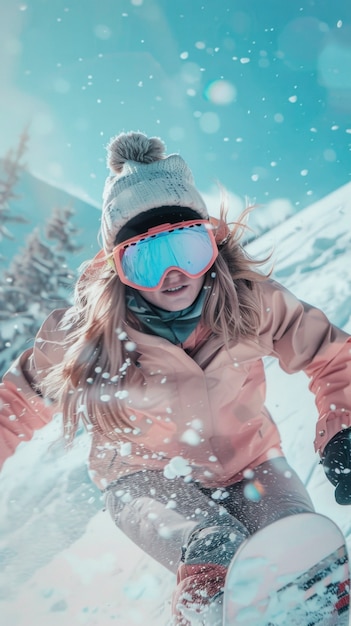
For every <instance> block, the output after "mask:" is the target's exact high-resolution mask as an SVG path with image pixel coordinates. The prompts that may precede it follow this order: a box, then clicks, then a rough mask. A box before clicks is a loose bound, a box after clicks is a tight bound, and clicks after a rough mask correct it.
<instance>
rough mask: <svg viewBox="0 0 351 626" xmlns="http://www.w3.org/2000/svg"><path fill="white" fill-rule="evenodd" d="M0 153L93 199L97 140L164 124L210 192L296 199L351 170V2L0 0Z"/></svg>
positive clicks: (102, 170)
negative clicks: (21, 148) (14, 151)
mask: <svg viewBox="0 0 351 626" xmlns="http://www.w3.org/2000/svg"><path fill="white" fill-rule="evenodd" d="M0 54H1V56H0V58H1V63H0V88H1V98H0V156H1V155H3V154H5V152H6V151H7V150H8V149H9V148H10V147H13V146H14V145H15V143H16V141H17V138H18V136H19V134H20V133H21V131H22V130H23V128H24V126H25V124H27V123H29V124H30V146H29V151H28V155H27V163H28V166H29V168H30V169H31V170H32V171H33V172H35V173H36V174H38V175H40V176H41V177H43V178H45V179H46V180H50V181H52V182H53V183H55V184H57V185H59V186H62V187H65V188H69V189H70V190H73V191H75V192H76V193H79V194H80V195H86V196H89V197H91V198H93V199H94V200H95V201H96V202H100V197H101V191H102V187H103V182H104V179H105V176H106V174H107V170H106V164H105V146H106V143H107V142H108V140H109V138H110V137H111V136H113V135H115V134H117V133H118V132H120V131H122V130H142V131H144V132H146V133H148V134H151V135H158V136H161V137H162V138H163V139H164V141H165V142H166V145H167V148H168V152H180V153H181V154H182V155H183V156H184V157H185V158H186V160H187V161H188V162H189V164H190V166H191V168H192V170H193V173H194V175H195V179H196V182H197V184H198V186H199V187H200V189H201V190H202V191H204V192H207V193H211V190H212V188H213V187H214V186H215V184H216V181H217V180H219V181H220V182H221V183H222V184H223V185H224V186H226V187H227V188H228V189H229V190H230V191H231V192H232V193H234V194H237V195H239V196H240V197H244V196H248V197H249V198H250V199H255V200H256V201H257V202H258V203H266V202H269V201H272V200H274V199H276V198H288V199H289V201H290V202H291V203H292V205H293V206H295V207H297V208H301V207H302V206H306V205H308V204H311V203H312V202H314V201H315V200H317V199H318V198H320V197H322V196H324V195H326V194H327V193H329V192H331V191H333V190H334V189H336V188H337V187H339V186H341V185H343V184H345V183H347V182H349V181H350V178H351V158H350V150H351V3H350V2H349V0H336V1H335V2H330V0H318V1H313V0H299V1H297V0H289V2H282V1H276V0H268V1H266V2H263V1H261V0H220V1H218V0H28V1H27V2H26V0H23V1H17V0H15V1H14V0H1V4H0Z"/></svg>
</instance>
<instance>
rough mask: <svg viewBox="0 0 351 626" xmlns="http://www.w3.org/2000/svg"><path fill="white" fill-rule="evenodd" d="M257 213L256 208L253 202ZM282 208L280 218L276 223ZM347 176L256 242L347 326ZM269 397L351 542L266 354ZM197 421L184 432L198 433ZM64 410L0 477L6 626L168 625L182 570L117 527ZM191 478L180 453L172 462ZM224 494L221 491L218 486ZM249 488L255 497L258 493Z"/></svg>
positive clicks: (84, 438) (311, 484)
mask: <svg viewBox="0 0 351 626" xmlns="http://www.w3.org/2000/svg"><path fill="white" fill-rule="evenodd" d="M257 210H258V211H259V209H257ZM274 220H275V216H273V222H274ZM350 224H351V184H349V185H346V186H344V187H341V188H339V189H337V190H336V191H335V192H334V193H332V194H330V195H329V196H328V197H326V198H324V199H322V200H321V201H319V202H318V203H316V204H314V205H311V206H310V207H308V208H306V209H304V210H302V211H300V212H299V213H298V214H296V215H294V216H293V217H291V218H290V219H288V220H287V221H286V222H285V223H284V224H281V225H279V226H277V227H275V228H273V229H272V230H271V231H270V232H269V233H267V234H266V235H263V236H261V237H259V238H258V239H257V240H256V241H254V242H253V243H251V244H250V246H249V247H250V253H251V254H253V255H254V256H265V255H266V254H267V253H269V252H271V251H272V249H273V261H274V276H275V277H276V278H277V280H280V281H281V282H282V283H283V284H284V285H286V286H287V287H288V288H290V289H291V290H292V291H293V292H294V293H295V294H296V295H297V296H298V297H300V298H302V299H304V300H307V301H308V302H310V303H312V304H315V305H317V306H319V307H321V308H322V309H324V310H325V312H326V313H327V315H328V316H329V317H330V319H331V320H332V321H333V322H334V323H336V324H337V325H339V326H341V327H343V328H345V329H346V330H347V331H349V332H350V331H351V317H350V310H351V307H350V304H351V262H350V261H351V230H350ZM266 366H267V367H266V370H267V379H268V402H267V403H268V407H269V409H270V410H271V412H272V414H273V417H274V419H275V420H276V422H277V423H278V424H279V428H280V432H281V435H282V439H283V446H284V450H285V453H286V456H287V458H288V461H289V462H290V463H291V465H292V466H293V467H294V469H295V470H296V471H297V472H298V473H299V475H300V476H301V478H302V480H303V481H304V482H305V484H306V485H307V487H308V490H309V493H310V495H311V497H312V500H313V502H314V505H315V507H316V509H317V511H318V512H320V513H322V514H325V515H327V516H329V517H331V518H332V519H333V520H334V521H335V522H336V523H337V524H338V525H339V526H340V528H341V529H342V530H343V532H344V534H345V535H346V536H347V541H348V546H349V548H351V515H350V507H341V506H338V505H337V504H336V503H335V501H334V493H333V487H332V486H331V485H330V484H329V483H328V482H327V480H326V479H325V477H324V473H323V470H322V468H321V466H320V465H319V462H318V461H319V459H318V457H317V456H316V454H315V453H314V449H313V439H314V435H315V433H314V428H315V420H316V416H317V415H316V409H315V406H314V400H313V396H312V394H311V393H310V392H309V390H308V381H307V378H306V377H305V376H304V375H302V374H296V375H293V376H288V375H287V374H285V373H284V372H283V371H282V370H280V368H279V365H278V364H277V363H276V362H275V361H273V360H268V361H267V363H266ZM196 430H197V428H196V424H189V431H187V434H186V435H185V436H186V438H187V441H188V442H191V441H192V440H193V439H194V438H195V436H196V434H197V433H196ZM59 438H60V424H59V418H58V419H57V420H55V421H54V422H53V423H52V424H49V425H48V426H47V427H45V429H43V430H41V431H40V432H38V433H37V434H36V435H35V437H34V439H33V440H32V441H31V442H30V443H22V444H21V445H20V446H19V448H18V450H17V452H16V454H15V455H14V456H13V457H12V458H11V459H9V460H8V461H7V462H6V464H5V466H4V468H3V471H2V473H1V475H0V559H1V562H2V568H1V572H0V614H1V621H2V623H3V624H4V625H6V626H28V624H33V625H34V624H35V625H36V626H61V625H62V624H63V623H65V624H70V625H73V626H76V625H77V626H78V625H80V624H82V625H84V626H110V625H111V624H116V625H117V624H118V625H120V626H122V625H123V626H125V625H126V624H128V625H130V626H133V625H134V624H135V625H137V624H153V626H166V624H168V623H169V618H170V599H171V593H172V590H173V587H174V584H175V577H174V575H173V574H171V573H170V572H168V571H167V570H166V569H164V568H163V567H162V566H160V565H159V564H158V563H157V562H155V561H154V560H152V559H151V558H150V557H148V556H145V555H144V554H143V553H142V552H141V551H140V550H139V548H137V547H136V546H135V545H134V544H133V543H132V542H131V541H130V540H129V539H128V538H127V537H125V536H124V535H122V533H121V532H120V531H119V530H118V529H116V528H115V526H114V524H113V522H112V520H111V518H110V517H109V514H108V513H107V512H105V511H104V510H103V502H102V501H101V498H100V494H99V492H98V491H97V490H96V489H95V487H94V486H93V485H92V483H91V482H90V479H89V476H88V471H87V468H86V458H87V450H88V435H85V434H82V435H80V436H79V437H78V438H77V440H76V444H75V446H74V447H73V449H72V451H71V452H70V453H68V454H67V453H63V451H62V448H61V444H60V442H59ZM167 471H169V473H170V475H173V476H177V475H182V476H186V475H187V473H188V471H189V468H188V467H187V466H186V464H184V461H183V459H181V460H180V459H179V458H174V459H172V460H171V461H170V463H169V465H168V470H167ZM221 497H222V496H221ZM251 497H259V494H258V495H257V494H252V496H251Z"/></svg>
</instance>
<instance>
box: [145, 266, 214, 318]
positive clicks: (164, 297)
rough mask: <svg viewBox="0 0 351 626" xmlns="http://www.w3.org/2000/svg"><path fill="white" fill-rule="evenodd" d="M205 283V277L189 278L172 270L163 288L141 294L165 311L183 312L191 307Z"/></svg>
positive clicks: (167, 275) (166, 277)
mask: <svg viewBox="0 0 351 626" xmlns="http://www.w3.org/2000/svg"><path fill="white" fill-rule="evenodd" d="M204 281H205V276H199V277H198V278H189V277H188V276H185V274H183V273H182V272H180V271H178V270H171V271H170V272H168V274H166V276H165V279H164V281H163V283H162V285H161V287H160V288H159V289H157V290H155V291H143V290H142V289H139V290H138V291H139V293H140V294H141V295H142V297H143V298H144V299H145V300H146V301H147V302H150V304H153V305H155V306H157V307H159V308H160V309H164V310H165V311H182V309H186V308H187V307H188V306H190V305H191V304H192V303H193V302H194V301H195V300H196V298H197V296H198V295H199V293H200V291H201V289H202V286H203V284H204Z"/></svg>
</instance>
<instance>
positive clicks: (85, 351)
mask: <svg viewBox="0 0 351 626" xmlns="http://www.w3.org/2000/svg"><path fill="white" fill-rule="evenodd" d="M250 210H251V209H246V210H245V211H244V212H243V213H242V215H241V216H240V217H239V219H238V221H237V222H235V223H232V224H228V223H227V220H226V217H227V210H226V207H225V206H224V204H223V203H222V205H221V209H220V218H219V220H216V225H215V232H216V240H217V245H218V249H219V254H218V257H217V259H216V261H215V263H214V265H213V266H212V267H211V269H210V270H209V271H208V273H207V275H206V277H205V283H204V286H205V288H207V296H206V299H205V303H204V307H203V312H202V318H201V322H202V324H204V325H205V326H206V327H207V328H209V329H210V330H211V332H212V333H213V334H214V335H216V336H218V337H219V338H220V339H221V341H222V342H223V345H225V346H227V347H228V346H229V343H232V342H238V341H239V339H240V337H254V336H256V335H257V332H258V328H259V324H260V305H259V299H258V297H257V283H259V282H262V281H264V280H266V279H267V275H265V274H263V273H262V272H260V271H258V266H259V265H261V264H262V263H264V262H266V261H267V259H264V260H263V261H257V260H254V259H252V258H250V257H249V255H248V254H247V252H246V251H245V249H244V247H243V245H242V244H241V240H242V236H243V233H244V232H245V229H246V226H245V218H246V216H247V214H248V212H249V211H250ZM126 321H128V322H129V323H131V324H132V325H134V326H135V327H136V328H140V327H139V325H138V322H137V321H136V320H135V318H134V317H133V316H132V314H131V313H130V312H129V311H128V310H127V308H126V303H125V286H124V285H123V284H122V283H121V281H120V279H119V277H118V276H117V274H116V273H115V271H114V270H113V269H112V268H111V266H110V265H109V264H108V263H106V260H103V261H102V262H101V263H100V264H95V266H94V264H86V267H85V271H84V272H83V274H82V276H81V278H80V279H79V281H78V283H77V285H76V289H75V305H74V307H72V309H69V310H68V311H67V313H66V315H65V317H64V320H63V322H62V326H65V327H66V328H67V326H69V327H70V329H69V331H68V333H67V337H66V340H65V344H64V357H63V359H62V362H60V363H58V364H57V365H55V366H54V367H53V368H51V369H50V370H49V371H48V372H47V373H46V375H45V377H44V379H43V381H42V383H41V387H40V391H41V393H43V395H45V396H46V397H49V398H52V399H53V400H54V401H56V402H57V403H58V405H59V406H60V408H61V410H62V411H63V416H64V418H63V420H64V428H65V437H66V439H67V441H68V442H71V441H72V440H73V438H74V435H75V432H76V430H77V427H78V423H79V420H80V419H82V421H83V422H85V424H86V425H87V426H88V427H90V428H91V427H92V428H96V429H98V430H100V431H101V432H103V433H104V436H105V437H107V438H108V437H111V438H112V439H113V438H114V437H115V434H114V431H117V432H119V431H120V430H121V429H123V428H126V427H127V426H130V423H129V422H128V421H127V414H126V409H125V404H124V402H123V397H124V393H125V391H124V390H126V389H127V388H128V385H142V384H143V380H144V379H143V374H142V372H141V370H140V369H139V368H138V367H137V366H136V363H135V362H136V357H135V354H134V352H135V349H136V347H135V346H134V345H132V344H131V342H129V341H128V337H127V336H126V333H125V332H124V331H123V327H122V326H123V323H124V322H126ZM133 355H134V360H133Z"/></svg>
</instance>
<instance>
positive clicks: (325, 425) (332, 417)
mask: <svg viewBox="0 0 351 626" xmlns="http://www.w3.org/2000/svg"><path fill="white" fill-rule="evenodd" d="M350 426H351V411H348V410H346V409H341V410H338V411H332V412H330V413H327V414H325V415H322V416H321V417H320V418H319V420H318V422H317V428H316V438H315V440H314V449H315V451H316V452H319V454H320V455H322V454H323V451H324V449H325V447H326V445H327V443H328V442H329V441H330V440H331V439H332V438H333V437H334V435H337V434H338V433H339V432H340V431H341V430H345V428H350Z"/></svg>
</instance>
